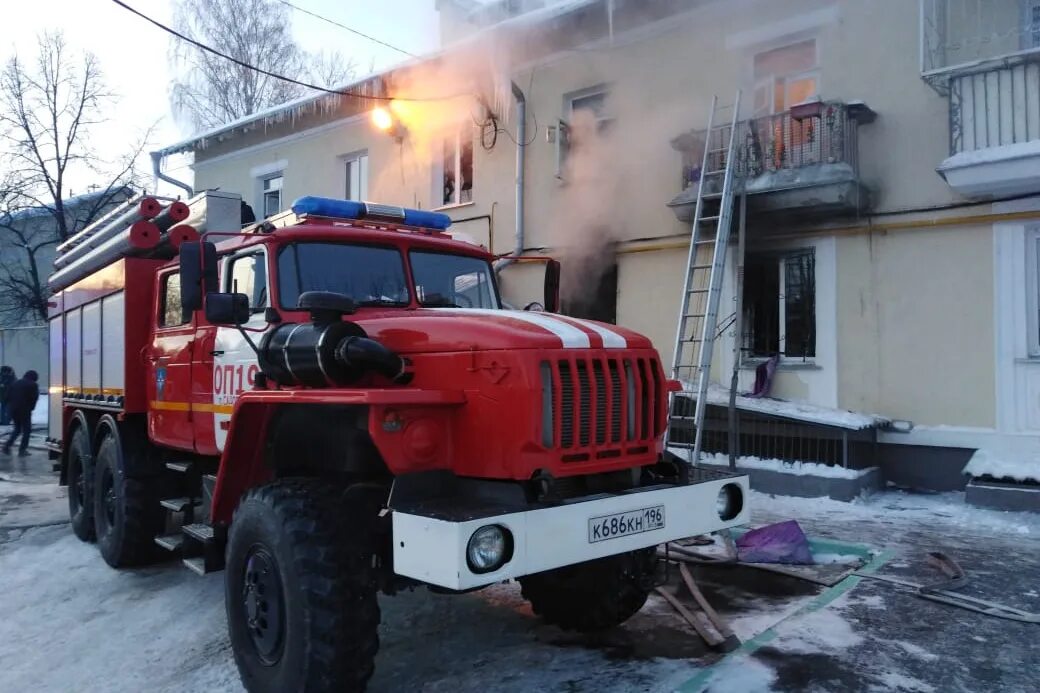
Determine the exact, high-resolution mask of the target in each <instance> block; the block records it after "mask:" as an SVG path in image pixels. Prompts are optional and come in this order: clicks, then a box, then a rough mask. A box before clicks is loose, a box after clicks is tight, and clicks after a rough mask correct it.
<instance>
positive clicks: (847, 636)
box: [775, 602, 863, 654]
mask: <svg viewBox="0 0 1040 693" xmlns="http://www.w3.org/2000/svg"><path fill="white" fill-rule="evenodd" d="M835 606H836V607H838V608H840V605H839V604H838V602H835ZM775 630H776V633H777V636H778V638H777V639H778V641H780V642H782V643H783V644H782V649H783V651H784V652H785V653H791V654H814V653H817V652H828V651H835V650H837V651H844V650H848V649H851V648H853V647H856V646H857V645H860V644H862V642H863V636H862V635H860V634H859V633H857V632H856V631H854V630H853V629H852V626H851V625H850V624H849V622H848V621H847V620H845V618H844V617H842V616H841V614H839V613H838V612H837V611H836V610H832V609H820V610H819V611H814V612H812V613H810V614H806V615H804V616H802V617H801V618H797V619H791V620H788V621H784V622H782V623H780V624H779V625H777V627H776V629H775Z"/></svg>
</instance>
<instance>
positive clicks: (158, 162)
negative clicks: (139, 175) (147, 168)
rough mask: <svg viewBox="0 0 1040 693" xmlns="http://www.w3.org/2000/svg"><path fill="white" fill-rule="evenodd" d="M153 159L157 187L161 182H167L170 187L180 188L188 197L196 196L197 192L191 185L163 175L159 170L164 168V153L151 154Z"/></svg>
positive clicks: (153, 173) (153, 172)
mask: <svg viewBox="0 0 1040 693" xmlns="http://www.w3.org/2000/svg"><path fill="white" fill-rule="evenodd" d="M151 157H152V175H153V176H155V179H156V184H155V185H156V187H158V185H159V183H158V181H160V180H161V181H165V182H167V183H169V184H170V185H176V186H177V187H178V188H180V189H181V190H183V191H184V192H186V193H188V197H191V196H193V195H194V194H195V191H194V190H192V189H191V186H190V185H188V184H187V183H185V182H183V181H179V180H177V179H176V178H173V177H171V176H167V175H166V174H165V173H163V172H162V171H160V170H159V169H160V167H161V166H162V159H163V153H162V152H152V153H151Z"/></svg>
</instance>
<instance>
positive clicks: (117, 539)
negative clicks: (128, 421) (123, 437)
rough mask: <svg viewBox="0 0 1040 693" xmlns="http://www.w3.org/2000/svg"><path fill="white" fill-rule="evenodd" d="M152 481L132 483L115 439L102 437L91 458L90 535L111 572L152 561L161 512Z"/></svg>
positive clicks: (114, 435) (140, 480)
mask: <svg viewBox="0 0 1040 693" xmlns="http://www.w3.org/2000/svg"><path fill="white" fill-rule="evenodd" d="M155 486H156V481H155V480H153V479H132V478H130V477H128V476H127V475H126V462H125V460H124V458H123V450H121V449H120V444H119V438H118V437H117V435H116V434H114V433H112V432H111V431H110V432H108V433H107V434H105V436H104V437H103V438H102V439H101V444H100V445H99V446H98V451H97V455H96V456H95V458H94V532H95V534H96V535H97V544H98V550H100V551H101V557H102V558H104V559H105V562H106V563H108V564H109V565H110V566H112V567H113V568H127V567H130V566H136V565H143V564H145V563H149V562H151V561H153V560H155V558H156V555H157V552H156V546H155V543H154V539H155V536H156V535H157V534H158V533H159V532H160V531H161V530H162V526H163V511H162V507H161V506H160V505H159V498H158V497H157V494H156V493H155Z"/></svg>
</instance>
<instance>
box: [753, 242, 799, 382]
mask: <svg viewBox="0 0 1040 693" xmlns="http://www.w3.org/2000/svg"><path fill="white" fill-rule="evenodd" d="M806 254H811V255H812V262H813V312H812V319H813V327H812V333H813V349H812V350H813V354H812V355H811V356H808V355H805V354H803V355H801V356H798V355H788V354H786V353H784V352H785V351H786V347H787V267H786V263H787V261H788V260H789V259H790V258H794V257H798V256H800V255H806ZM746 255H753V256H760V257H768V258H770V259H771V260H772V261H775V263H776V266H777V298H776V300H777V304H778V308H777V326H776V330H777V332H776V345H777V353H779V355H780V362H781V363H787V364H795V363H797V364H801V363H804V364H815V363H816V359H817V358H818V357H819V310H818V308H817V305H818V301H817V296H818V293H819V291H818V287H819V269H818V265H817V257H816V256H817V249H816V247H815V246H813V245H809V246H804V247H799V248H785V249H783V250H762V251H758V252H756V251H750V252H747V253H746ZM744 264H745V272H744V277H745V280H744V281H745V282H746V281H747V279H746V277H747V272H746V267H747V264H748V263H747V260H746V259H745V263H744ZM741 291H742V292H745V293H746V291H745V287H741ZM743 305H744V310H746V309H747V306H748V303H747V301H746V300H745V301H744V303H743ZM742 322H743V321H742ZM753 328H754V326H753V325H752V324H744V326H743V328H742V330H743V332H744V334H742V335H737V338H738V339H739V340H740V349H739V351H740V361H741V364H742V365H747V366H753V365H757V364H759V363H761V362H763V361H765V360H767V359H769V358H770V355H767V354H755V353H751V349H752V347H753V345H754V341H755V340H754V332H753V331H752V330H753ZM745 337H748V338H750V339H746V338H745ZM745 344H748V346H747V347H745Z"/></svg>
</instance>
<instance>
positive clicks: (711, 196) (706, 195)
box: [701, 192, 722, 200]
mask: <svg viewBox="0 0 1040 693" xmlns="http://www.w3.org/2000/svg"><path fill="white" fill-rule="evenodd" d="M721 197H722V193H720V192H710V193H704V194H703V195H701V199H702V200H718V199H720V198H721Z"/></svg>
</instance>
